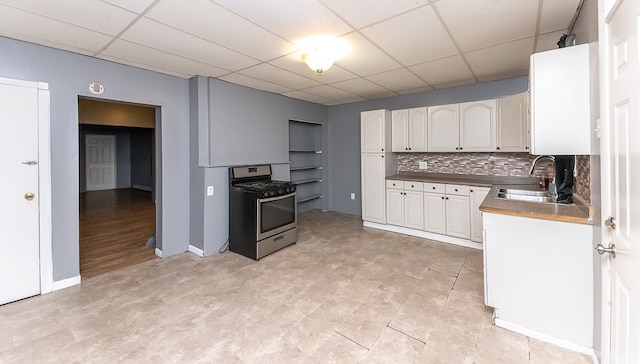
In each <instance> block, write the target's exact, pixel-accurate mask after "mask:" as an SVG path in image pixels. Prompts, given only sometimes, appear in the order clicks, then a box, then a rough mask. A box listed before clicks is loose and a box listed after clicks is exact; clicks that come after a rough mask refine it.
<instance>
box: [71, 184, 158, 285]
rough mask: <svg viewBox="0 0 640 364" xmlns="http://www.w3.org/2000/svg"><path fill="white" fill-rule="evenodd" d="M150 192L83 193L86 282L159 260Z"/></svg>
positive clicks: (82, 251)
mask: <svg viewBox="0 0 640 364" xmlns="http://www.w3.org/2000/svg"><path fill="white" fill-rule="evenodd" d="M155 216H156V211H155V204H154V202H153V201H152V200H151V192H146V191H140V190H134V189H117V190H106V191H91V192H84V193H81V194H80V275H81V276H82V278H83V279H85V278H91V277H95V276H99V275H101V274H104V273H106V272H109V271H112V270H114V269H118V268H122V267H127V266H131V265H135V264H138V263H141V262H144V261H147V260H152V259H155V258H156V255H155V251H154V248H147V247H145V244H146V243H147V241H148V239H149V237H151V236H152V235H155V232H156V217H155Z"/></svg>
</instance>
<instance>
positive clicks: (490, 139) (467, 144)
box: [460, 99, 496, 152]
mask: <svg viewBox="0 0 640 364" xmlns="http://www.w3.org/2000/svg"><path fill="white" fill-rule="evenodd" d="M460 150H461V151H463V152H493V151H495V150H496V100H495V99H493V100H484V101H474V102H465V103H462V104H460Z"/></svg>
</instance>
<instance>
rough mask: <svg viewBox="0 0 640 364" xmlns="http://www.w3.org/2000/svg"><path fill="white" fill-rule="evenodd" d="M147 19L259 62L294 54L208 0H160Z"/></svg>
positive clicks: (285, 44) (281, 41) (284, 43)
mask: <svg viewBox="0 0 640 364" xmlns="http://www.w3.org/2000/svg"><path fill="white" fill-rule="evenodd" d="M146 16H147V17H149V18H152V19H155V20H157V21H160V22H162V23H165V24H168V25H170V26H172V27H174V28H177V29H181V30H183V31H185V32H188V33H191V34H194V35H197V36H199V37H201V38H204V39H206V40H208V41H210V42H213V43H216V44H219V45H221V46H223V47H226V48H229V49H233V50H235V51H237V52H239V53H242V54H244V55H248V56H252V57H254V58H257V59H259V60H262V61H268V60H271V59H274V58H278V57H280V56H282V55H285V54H289V53H291V52H293V51H294V50H296V46H295V45H293V44H291V43H289V42H287V41H285V40H284V39H282V38H280V37H278V36H276V35H274V34H272V33H270V32H268V31H266V30H264V29H262V28H260V27H259V26H257V25H255V24H253V23H251V22H250V21H248V20H247V19H244V18H242V17H240V16H238V15H236V14H234V13H232V12H230V11H228V10H226V9H224V8H223V7H221V6H219V5H217V4H214V3H213V2H211V1H208V0H189V1H182V0H163V1H161V2H160V3H158V4H157V5H156V6H154V7H153V8H152V9H151V10H150V11H149V12H148V13H147V14H146Z"/></svg>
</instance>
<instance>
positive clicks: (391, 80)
mask: <svg viewBox="0 0 640 364" xmlns="http://www.w3.org/2000/svg"><path fill="white" fill-rule="evenodd" d="M367 79H368V80H369V81H372V82H375V83H377V84H378V85H380V86H382V87H385V88H387V89H389V90H391V91H396V92H400V91H403V90H413V89H419V88H425V87H427V88H430V87H429V86H428V85H427V83H426V82H424V81H423V80H421V79H420V78H419V77H418V76H416V75H415V74H413V73H411V72H409V71H408V70H407V69H405V68H398V69H397V70H393V71H388V72H382V73H378V74H375V75H371V76H367Z"/></svg>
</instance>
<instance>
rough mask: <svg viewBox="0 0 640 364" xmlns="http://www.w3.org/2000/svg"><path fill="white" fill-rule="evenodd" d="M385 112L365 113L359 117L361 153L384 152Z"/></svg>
mask: <svg viewBox="0 0 640 364" xmlns="http://www.w3.org/2000/svg"><path fill="white" fill-rule="evenodd" d="M385 111H386V110H373V111H365V112H362V113H361V115H360V148H361V151H362V153H380V152H384V146H385V143H384V142H385V139H384V138H385Z"/></svg>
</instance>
